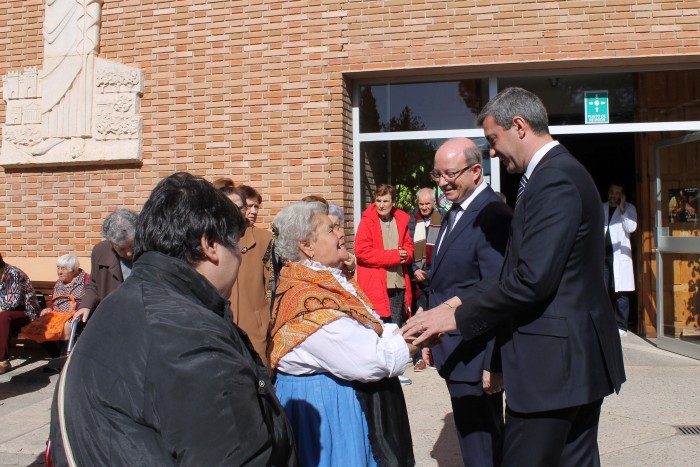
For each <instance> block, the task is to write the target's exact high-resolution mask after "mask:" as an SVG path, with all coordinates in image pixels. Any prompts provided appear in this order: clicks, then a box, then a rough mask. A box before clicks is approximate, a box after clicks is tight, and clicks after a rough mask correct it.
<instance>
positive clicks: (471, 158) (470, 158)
mask: <svg viewBox="0 0 700 467" xmlns="http://www.w3.org/2000/svg"><path fill="white" fill-rule="evenodd" d="M464 159H465V160H466V162H467V165H474V164H480V165H484V153H483V152H481V148H479V147H478V146H469V147H468V148H466V149H465V150H464Z"/></svg>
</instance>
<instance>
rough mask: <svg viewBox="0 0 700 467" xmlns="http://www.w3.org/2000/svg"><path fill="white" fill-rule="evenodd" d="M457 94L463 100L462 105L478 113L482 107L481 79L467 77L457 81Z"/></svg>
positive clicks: (475, 113)
mask: <svg viewBox="0 0 700 467" xmlns="http://www.w3.org/2000/svg"><path fill="white" fill-rule="evenodd" d="M459 95H460V96H461V97H462V100H464V105H466V106H467V108H469V110H471V111H472V113H473V114H474V115H479V112H481V109H483V108H484V96H483V93H482V92H481V81H480V80H475V79H467V80H462V81H460V82H459Z"/></svg>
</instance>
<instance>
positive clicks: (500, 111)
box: [476, 87, 549, 135]
mask: <svg viewBox="0 0 700 467" xmlns="http://www.w3.org/2000/svg"><path fill="white" fill-rule="evenodd" d="M489 115H493V119H494V120H495V121H496V124H497V125H498V126H500V127H502V128H503V129H504V130H509V129H510V127H511V126H513V119H514V118H515V117H522V118H523V119H524V120H525V121H526V122H527V123H528V124H529V125H530V127H531V128H532V131H534V132H535V134H537V135H541V134H549V126H548V125H549V121H548V119H547V109H546V108H545V107H544V104H543V103H542V101H541V100H540V98H539V97H537V96H536V95H535V94H533V93H531V92H530V91H527V90H525V89H523V88H517V87H511V88H506V89H504V90H503V91H501V92H499V93H498V94H496V96H494V98H493V99H491V100H490V101H488V103H487V104H486V105H485V106H484V108H483V109H482V110H481V112H479V116H478V117H477V118H476V124H477V125H479V126H483V124H484V120H486V117H488V116H489Z"/></svg>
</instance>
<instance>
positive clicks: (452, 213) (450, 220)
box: [446, 203, 462, 235]
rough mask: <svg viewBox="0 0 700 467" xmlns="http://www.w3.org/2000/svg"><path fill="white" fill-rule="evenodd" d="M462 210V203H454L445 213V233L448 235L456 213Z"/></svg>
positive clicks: (453, 224)
mask: <svg viewBox="0 0 700 467" xmlns="http://www.w3.org/2000/svg"><path fill="white" fill-rule="evenodd" d="M461 210H462V205H461V204H460V203H454V204H453V205H452V207H451V208H450V212H449V214H448V215H447V234H446V235H449V234H450V232H452V228H453V227H454V226H455V222H456V221H457V213H459V212H460V211H461Z"/></svg>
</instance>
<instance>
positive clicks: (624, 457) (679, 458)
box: [600, 435, 700, 467]
mask: <svg viewBox="0 0 700 467" xmlns="http://www.w3.org/2000/svg"><path fill="white" fill-rule="evenodd" d="M698 459H700V436H698V435H675V436H671V437H668V438H663V439H659V440H656V441H651V442H648V443H644V444H637V445H634V446H631V447H629V448H626V449H619V450H616V451H613V452H608V453H605V454H602V455H601V457H600V461H601V465H602V466H603V467H629V466H635V467H647V466H648V467H660V466H663V467H670V466H673V467H686V466H687V467H695V466H697V465H698V463H699V462H698Z"/></svg>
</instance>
